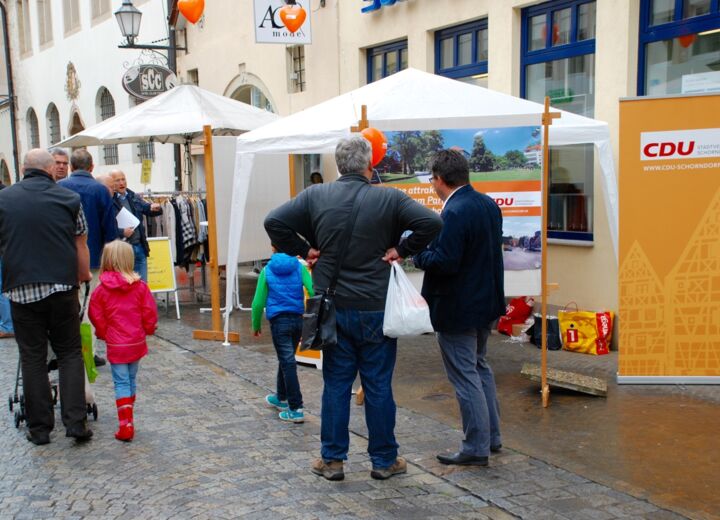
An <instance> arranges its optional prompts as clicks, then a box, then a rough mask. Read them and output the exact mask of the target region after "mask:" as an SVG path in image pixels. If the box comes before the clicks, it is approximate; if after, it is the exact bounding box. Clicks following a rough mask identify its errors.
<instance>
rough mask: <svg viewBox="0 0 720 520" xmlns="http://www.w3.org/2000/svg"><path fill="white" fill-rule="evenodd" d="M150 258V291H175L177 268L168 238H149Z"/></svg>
mask: <svg viewBox="0 0 720 520" xmlns="http://www.w3.org/2000/svg"><path fill="white" fill-rule="evenodd" d="M148 244H149V245H150V256H148V259H147V264H148V286H149V287H150V291H151V292H154V293H157V292H171V291H175V290H176V288H177V284H176V283H175V266H174V265H173V260H172V250H171V244H170V239H169V238H168V237H158V238H148Z"/></svg>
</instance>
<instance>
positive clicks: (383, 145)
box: [360, 128, 388, 166]
mask: <svg viewBox="0 0 720 520" xmlns="http://www.w3.org/2000/svg"><path fill="white" fill-rule="evenodd" d="M360 133H361V134H362V136H363V137H364V138H365V139H367V140H368V141H370V144H371V145H372V165H373V166H377V165H378V164H380V161H382V160H383V157H385V154H386V153H387V147H388V145H387V138H386V137H385V134H383V133H382V132H381V131H380V130H378V129H377V128H366V129H365V130H363V131H362V132H360Z"/></svg>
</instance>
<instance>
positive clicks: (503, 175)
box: [375, 127, 542, 271]
mask: <svg viewBox="0 0 720 520" xmlns="http://www.w3.org/2000/svg"><path fill="white" fill-rule="evenodd" d="M385 136H386V137H387V140H388V151H387V154H386V155H385V158H384V159H383V160H382V162H380V163H379V164H378V165H377V166H376V168H375V169H376V171H377V175H376V181H379V182H380V183H381V184H382V185H385V186H388V187H393V188H396V189H399V190H402V191H404V192H405V193H407V194H408V195H409V196H410V197H412V198H413V199H415V200H416V201H418V202H420V203H421V204H423V205H425V206H427V207H428V208H430V209H432V210H434V211H437V212H438V213H439V212H440V211H442V204H443V201H442V200H441V199H440V198H439V197H438V196H437V195H436V194H435V190H433V187H432V185H431V184H430V172H429V171H428V164H429V161H430V157H431V156H432V154H433V153H434V152H436V151H438V150H442V149H445V148H449V149H452V150H456V151H458V152H460V153H462V154H463V155H464V156H465V158H466V159H467V160H468V163H469V164H470V183H471V184H472V185H473V187H474V188H475V189H476V190H477V191H480V192H482V193H485V194H487V195H488V196H490V197H491V198H492V199H494V200H495V202H496V203H497V204H498V206H499V207H500V209H501V210H502V213H503V258H504V261H505V270H506V271H527V270H539V269H540V266H541V260H540V255H541V251H540V248H541V240H540V229H541V220H540V218H541V216H540V215H541V210H542V199H541V188H540V185H541V179H542V144H541V134H540V127H510V128H487V129H482V128H480V129H478V128H475V129H455V130H430V131H410V132H385Z"/></svg>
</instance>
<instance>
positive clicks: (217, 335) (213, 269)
mask: <svg viewBox="0 0 720 520" xmlns="http://www.w3.org/2000/svg"><path fill="white" fill-rule="evenodd" d="M203 134H204V136H203V146H204V148H205V150H204V151H205V184H206V191H207V207H208V242H209V243H210V258H209V261H208V265H209V266H210V302H211V308H212V329H210V330H201V329H195V330H194V331H193V338H194V339H201V340H210V341H222V342H223V345H226V346H229V345H230V342H233V343H239V342H240V334H239V333H237V332H229V333H228V334H227V336H226V334H225V332H224V330H223V327H222V322H221V318H220V272H219V266H218V247H217V215H216V214H215V173H214V167H213V145H212V128H211V127H210V125H205V126H203Z"/></svg>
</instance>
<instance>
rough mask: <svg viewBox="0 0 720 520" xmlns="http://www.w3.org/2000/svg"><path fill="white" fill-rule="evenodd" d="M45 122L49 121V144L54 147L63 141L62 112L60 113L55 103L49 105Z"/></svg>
mask: <svg viewBox="0 0 720 520" xmlns="http://www.w3.org/2000/svg"><path fill="white" fill-rule="evenodd" d="M45 120H46V121H47V129H48V142H49V144H51V145H53V144H55V143H58V142H60V140H61V139H62V137H61V135H60V112H58V109H57V107H56V106H55V103H50V104H49V105H48V107H47V112H46V113H45Z"/></svg>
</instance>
